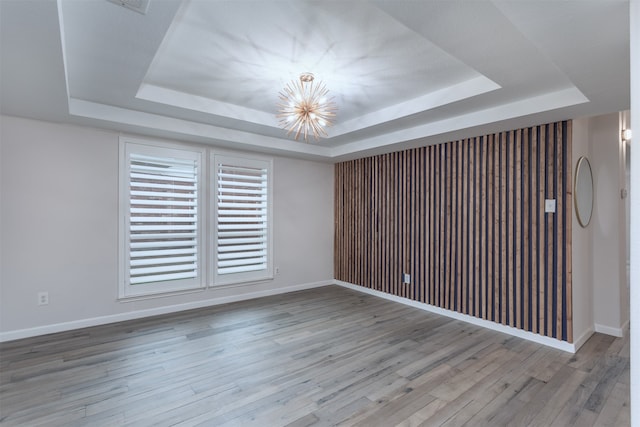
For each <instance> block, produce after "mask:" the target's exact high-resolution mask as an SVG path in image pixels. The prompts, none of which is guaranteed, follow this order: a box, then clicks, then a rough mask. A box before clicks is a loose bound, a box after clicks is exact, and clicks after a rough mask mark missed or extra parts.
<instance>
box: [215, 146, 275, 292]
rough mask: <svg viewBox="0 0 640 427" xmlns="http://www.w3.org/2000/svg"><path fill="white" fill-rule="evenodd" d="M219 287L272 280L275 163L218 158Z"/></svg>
mask: <svg viewBox="0 0 640 427" xmlns="http://www.w3.org/2000/svg"><path fill="white" fill-rule="evenodd" d="M214 165H215V166H214V167H215V173H214V175H215V188H216V190H215V201H214V203H215V213H216V226H215V235H216V238H215V242H216V243H215V265H216V267H215V268H216V272H215V273H216V283H231V282H238V281H249V280H259V279H261V278H267V277H269V276H271V272H272V268H271V262H270V259H271V255H270V250H271V238H270V236H271V232H270V200H269V197H270V194H269V193H270V192H269V188H270V186H269V182H270V179H269V175H270V173H271V172H270V171H271V163H270V162H269V161H261V160H255V159H244V158H233V157H227V156H214Z"/></svg>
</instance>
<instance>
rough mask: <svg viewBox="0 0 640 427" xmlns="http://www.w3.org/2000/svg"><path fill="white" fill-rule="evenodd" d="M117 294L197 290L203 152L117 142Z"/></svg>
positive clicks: (200, 253)
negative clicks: (118, 193)
mask: <svg viewBox="0 0 640 427" xmlns="http://www.w3.org/2000/svg"><path fill="white" fill-rule="evenodd" d="M121 153H122V154H121V155H122V157H121V178H120V179H121V182H120V192H121V204H120V206H121V207H120V209H121V226H120V229H121V231H120V234H121V268H120V274H121V276H122V277H121V280H120V297H131V296H141V295H149V294H156V293H160V292H173V291H181V290H186V289H196V288H201V287H203V285H204V280H203V277H204V275H203V274H202V269H201V259H202V244H201V242H202V205H203V203H202V201H201V194H202V192H201V183H202V160H201V159H202V152H201V151H193V150H184V149H173V148H164V147H155V146H149V145H144V144H137V143H132V142H123V143H122V145H121Z"/></svg>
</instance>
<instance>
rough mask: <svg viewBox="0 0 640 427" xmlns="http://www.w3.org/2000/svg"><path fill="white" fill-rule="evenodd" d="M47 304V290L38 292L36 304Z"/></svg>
mask: <svg viewBox="0 0 640 427" xmlns="http://www.w3.org/2000/svg"><path fill="white" fill-rule="evenodd" d="M47 304H49V292H38V305H47Z"/></svg>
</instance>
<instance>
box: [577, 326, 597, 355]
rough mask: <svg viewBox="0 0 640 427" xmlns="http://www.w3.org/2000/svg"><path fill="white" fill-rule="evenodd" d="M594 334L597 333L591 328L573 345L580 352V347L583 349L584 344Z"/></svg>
mask: <svg viewBox="0 0 640 427" xmlns="http://www.w3.org/2000/svg"><path fill="white" fill-rule="evenodd" d="M594 332H595V331H594V330H593V328H589V329H587V330H586V331H584V332H583V333H582V335H580V336H579V337H578V338H577V339H575V340H574V341H573V345H574V346H575V348H576V351H578V350H580V347H582V346H583V345H584V343H586V342H587V341H588V340H589V338H591V335H593V333H594Z"/></svg>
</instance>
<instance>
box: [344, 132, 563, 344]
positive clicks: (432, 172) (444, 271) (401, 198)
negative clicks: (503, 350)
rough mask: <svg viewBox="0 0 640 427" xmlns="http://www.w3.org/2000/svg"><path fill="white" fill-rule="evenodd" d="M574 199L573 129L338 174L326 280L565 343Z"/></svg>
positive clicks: (478, 140) (422, 151) (441, 148)
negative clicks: (551, 203) (550, 209)
mask: <svg viewBox="0 0 640 427" xmlns="http://www.w3.org/2000/svg"><path fill="white" fill-rule="evenodd" d="M571 191H572V176H571V122H570V121H565V122H558V123H551V124H546V125H541V126H536V127H532V128H526V129H519V130H515V131H508V132H502V133H498V134H493V135H486V136H481V137H475V138H469V139H465V140H460V141H454V142H448V143H444V144H438V145H432V146H429V147H422V148H416V149H411V150H406V151H401V152H395V153H390V154H383V155H379V156H375V157H369V158H364V159H357V160H353V161H348V162H343V163H339V164H336V166H335V263H334V266H335V278H336V279H337V280H341V281H344V282H348V283H352V284H356V285H360V286H364V287H368V288H372V289H375V290H378V291H382V292H386V293H389V294H393V295H397V296H401V297H405V298H410V299H412V300H416V301H420V302H424V303H428V304H431V305H434V306H437V307H441V308H445V309H448V310H453V311H457V312H460V313H464V314H468V315H471V316H475V317H479V318H482V319H487V320H491V321H494V322H498V323H502V324H505V325H509V326H513V327H516V328H519V329H523V330H526V331H531V332H534V333H538V334H541V335H545V336H548V337H553V338H557V339H561V340H565V341H568V342H573V337H572V329H573V328H572V307H571V218H572V216H571V215H572V207H573V205H572V203H571V201H572V198H571ZM545 199H555V200H556V213H545ZM403 273H409V274H410V275H411V283H410V284H403V280H402V275H403Z"/></svg>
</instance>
